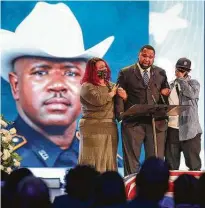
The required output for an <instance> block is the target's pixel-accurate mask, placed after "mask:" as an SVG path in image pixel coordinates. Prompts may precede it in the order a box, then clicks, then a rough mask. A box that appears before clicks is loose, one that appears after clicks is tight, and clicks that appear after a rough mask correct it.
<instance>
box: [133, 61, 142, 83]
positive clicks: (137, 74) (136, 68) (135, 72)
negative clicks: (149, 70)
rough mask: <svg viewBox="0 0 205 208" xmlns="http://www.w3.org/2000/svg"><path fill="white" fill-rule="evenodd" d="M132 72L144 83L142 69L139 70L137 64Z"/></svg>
mask: <svg viewBox="0 0 205 208" xmlns="http://www.w3.org/2000/svg"><path fill="white" fill-rule="evenodd" d="M132 70H133V73H134V75H135V76H136V77H137V79H139V80H141V81H143V78H142V75H141V73H140V69H139V67H138V66H137V64H135V65H134V67H133V69H132Z"/></svg>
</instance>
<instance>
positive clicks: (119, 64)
mask: <svg viewBox="0 0 205 208" xmlns="http://www.w3.org/2000/svg"><path fill="white" fill-rule="evenodd" d="M36 3H37V2H34V1H32V2H30V1H23V2H22V1H21V2H17V1H14V2H12V1H3V2H1V10H2V15H1V17H2V19H1V20H2V22H1V28H2V29H5V30H9V31H12V32H14V31H15V29H16V27H17V26H18V25H19V24H20V23H21V22H22V21H23V20H24V18H25V17H26V16H27V15H28V14H29V13H30V12H31V11H32V9H33V8H34V7H35V5H36ZM48 3H50V4H56V3H59V2H53V1H51V2H48ZM62 3H64V4H66V5H67V6H69V8H70V9H71V11H72V12H73V13H74V15H75V17H76V19H77V20H78V22H79V24H80V26H81V28H82V32H83V38H84V45H85V49H88V48H90V47H92V46H94V45H96V44H97V43H99V42H100V41H102V40H104V39H105V38H107V37H109V36H114V37H115V39H114V42H113V44H112V45H111V47H110V48H109V49H108V51H107V53H106V55H105V56H104V59H105V60H106V61H107V62H108V64H109V66H110V68H111V71H112V81H113V82H115V81H116V79H117V76H118V72H119V71H120V69H121V68H123V67H125V66H128V65H131V64H133V63H134V62H136V61H137V53H138V51H139V49H140V47H141V46H143V45H144V44H148V43H149V2H147V1H143V2H139V1H133V2H131V1H128V2H123V1H121V2H108V1H105V2H62ZM45 12H46V11H45ZM53 18H55V14H54V15H53ZM50 24H52V19H50ZM70 29H71V30H72V28H70ZM28 40H29V37H28ZM4 70H5V69H4V68H2V71H4ZM28 93H29V89H28ZM1 101H2V105H1V113H2V114H3V115H4V117H5V118H6V119H7V120H9V121H14V120H15V118H16V116H17V110H16V106H15V101H14V100H13V98H12V94H11V89H10V85H9V84H8V83H7V82H6V81H5V80H4V79H1ZM119 133H120V132H119ZM142 153H143V154H142V159H143V157H144V152H142ZM54 154H55V153H54ZM119 155H120V157H122V148H121V138H120V141H119ZM121 162H122V161H121ZM30 165H31V167H32V166H33V164H32V160H31V161H30Z"/></svg>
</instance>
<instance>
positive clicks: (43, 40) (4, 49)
mask: <svg viewBox="0 0 205 208" xmlns="http://www.w3.org/2000/svg"><path fill="white" fill-rule="evenodd" d="M0 35H1V49H0V52H1V69H2V70H1V76H2V77H3V78H4V79H5V80H6V81H8V73H9V72H11V71H12V61H13V60H14V59H16V58H18V57H21V56H40V57H48V58H84V59H89V58H91V57H94V56H97V57H100V58H102V57H103V56H104V55H105V53H106V52H107V50H108V49H109V47H110V46H111V44H112V42H113V40H114V37H113V36H110V37H108V38H107V39H105V40H103V41H102V42H100V43H98V44H97V45H95V46H94V47H92V48H90V49H88V50H85V48H84V43H83V35H82V30H81V27H80V25H79V23H78V21H77V19H76V18H75V16H74V14H73V13H72V11H71V10H70V8H69V7H68V6H67V5H65V4H63V3H58V4H48V3H45V2H38V3H37V4H36V6H35V7H34V9H33V10H32V11H31V13H30V14H29V15H28V16H27V17H26V18H25V19H24V20H23V21H22V22H21V23H20V24H19V25H18V27H17V28H16V31H15V32H14V33H13V32H10V31H7V30H0Z"/></svg>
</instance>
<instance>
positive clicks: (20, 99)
mask: <svg viewBox="0 0 205 208" xmlns="http://www.w3.org/2000/svg"><path fill="white" fill-rule="evenodd" d="M1 7H2V8H1V10H2V26H1V39H2V43H1V77H2V78H1V81H2V82H1V87H2V93H1V100H2V108H1V112H2V114H3V116H4V118H5V119H6V120H8V121H13V122H12V123H11V124H10V125H9V126H8V128H15V129H16V131H17V134H16V137H15V139H14V141H13V142H14V143H15V145H16V148H15V151H16V152H17V153H18V154H19V155H20V156H21V157H22V161H21V166H25V167H68V166H74V165H76V164H77V160H78V152H79V140H80V135H79V132H78V120H79V118H80V116H81V105H80V99H79V92H80V87H81V84H80V80H81V79H82V77H83V74H84V70H85V66H86V62H87V61H88V60H89V59H90V58H92V57H100V58H104V59H105V60H106V61H107V63H108V64H109V66H110V69H111V71H112V81H113V82H116V79H117V75H118V72H119V70H120V69H121V68H123V67H124V66H127V65H130V64H132V63H134V62H136V60H137V51H138V50H139V48H141V46H142V45H144V44H147V43H148V42H149V39H148V38H149V34H148V20H149V4H148V2H62V3H59V2H51V3H47V2H16V1H14V2H11V1H9V2H6V1H5V2H2V3H1ZM118 153H119V154H118V165H119V167H120V166H121V167H122V150H121V142H120V143H119V150H118Z"/></svg>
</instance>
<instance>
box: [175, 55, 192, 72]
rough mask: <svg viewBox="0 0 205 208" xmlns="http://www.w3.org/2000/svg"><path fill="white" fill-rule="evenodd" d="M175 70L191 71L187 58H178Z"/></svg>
mask: <svg viewBox="0 0 205 208" xmlns="http://www.w3.org/2000/svg"><path fill="white" fill-rule="evenodd" d="M176 68H180V69H183V70H184V71H187V72H190V71H191V61H190V60H189V59H187V58H180V59H179V60H178V61H177V63H176Z"/></svg>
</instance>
